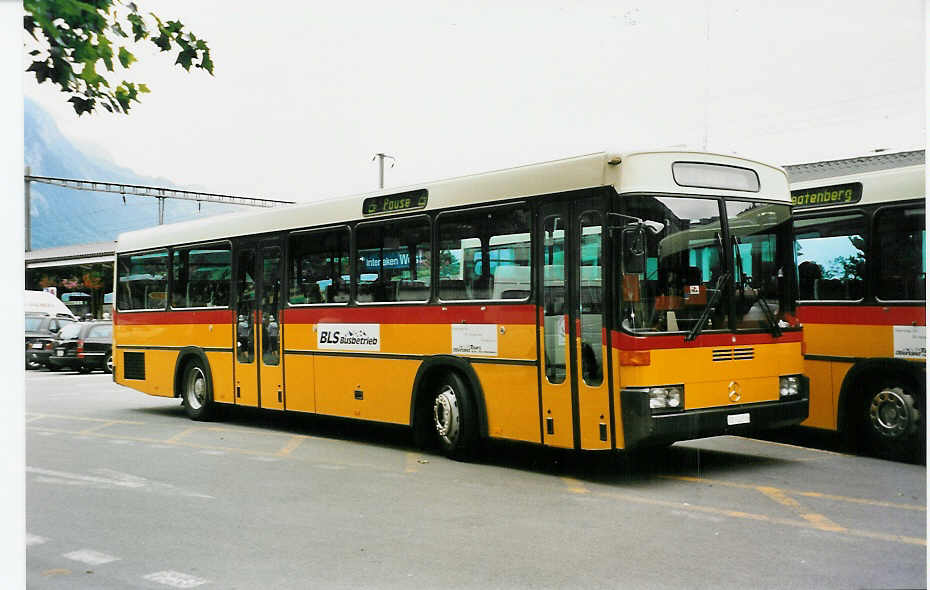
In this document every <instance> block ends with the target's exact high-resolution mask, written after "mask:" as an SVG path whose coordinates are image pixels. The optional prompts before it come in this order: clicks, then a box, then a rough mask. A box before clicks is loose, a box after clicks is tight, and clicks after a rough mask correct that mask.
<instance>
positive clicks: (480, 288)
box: [469, 276, 494, 299]
mask: <svg viewBox="0 0 930 590" xmlns="http://www.w3.org/2000/svg"><path fill="white" fill-rule="evenodd" d="M493 284H494V283H493V279H492V278H491V277H490V276H479V277H477V278H475V280H473V281H472V282H471V285H470V289H469V291H470V292H471V297H470V299H490V298H491V288H492V287H493Z"/></svg>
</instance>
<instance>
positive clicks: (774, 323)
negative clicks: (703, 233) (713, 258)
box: [733, 236, 781, 338]
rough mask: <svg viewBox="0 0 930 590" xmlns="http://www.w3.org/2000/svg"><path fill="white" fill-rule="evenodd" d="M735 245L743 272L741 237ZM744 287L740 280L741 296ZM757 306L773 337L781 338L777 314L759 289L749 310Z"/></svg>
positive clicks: (736, 239) (738, 266)
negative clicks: (770, 328) (740, 247)
mask: <svg viewBox="0 0 930 590" xmlns="http://www.w3.org/2000/svg"><path fill="white" fill-rule="evenodd" d="M733 243H734V244H736V251H735V253H736V268H738V269H740V270H742V268H743V257H742V255H741V254H740V251H739V246H740V244H741V243H742V242H740V239H739V236H733ZM742 285H743V279H740V294H741V295H742V293H743V287H742ZM756 304H759V306H760V307H761V308H762V313H763V315H765V320H766V321H767V322H768V323H769V326H771V327H772V336H774V337H775V338H778V337H779V336H781V327H780V326H779V325H778V319H776V318H775V314H774V313H772V309H771V308H770V307H769V303H768V301H766V300H765V297H763V296H762V290H761V289H759V292H758V293H757V294H756V299H755V301H753V302H752V304H751V305H750V306H749V309H750V310H751V309H752V308H753V306H754V305H756Z"/></svg>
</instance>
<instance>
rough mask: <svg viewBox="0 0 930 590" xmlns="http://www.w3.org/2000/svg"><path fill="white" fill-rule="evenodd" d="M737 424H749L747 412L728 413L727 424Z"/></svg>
mask: <svg viewBox="0 0 930 590" xmlns="http://www.w3.org/2000/svg"><path fill="white" fill-rule="evenodd" d="M737 424H749V412H746V413H745V414H730V415H729V416H727V425H728V426H736V425H737Z"/></svg>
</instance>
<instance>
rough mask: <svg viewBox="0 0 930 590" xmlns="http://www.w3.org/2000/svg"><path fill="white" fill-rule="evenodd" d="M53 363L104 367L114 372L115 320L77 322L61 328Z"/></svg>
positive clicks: (83, 370)
mask: <svg viewBox="0 0 930 590" xmlns="http://www.w3.org/2000/svg"><path fill="white" fill-rule="evenodd" d="M48 362H49V365H50V367H56V368H68V369H74V370H77V371H80V372H81V373H90V372H91V371H93V370H94V369H102V370H103V372H104V373H112V372H113V323H112V322H110V321H92V322H75V323H73V324H70V325H68V326H65V327H64V328H62V329H61V332H59V333H58V339H57V340H56V341H55V348H54V351H53V352H52V354H51V356H49V358H48Z"/></svg>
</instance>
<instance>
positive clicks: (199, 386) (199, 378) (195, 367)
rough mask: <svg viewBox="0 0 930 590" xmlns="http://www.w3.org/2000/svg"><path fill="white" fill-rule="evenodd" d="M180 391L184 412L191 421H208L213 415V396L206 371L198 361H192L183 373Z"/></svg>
mask: <svg viewBox="0 0 930 590" xmlns="http://www.w3.org/2000/svg"><path fill="white" fill-rule="evenodd" d="M183 383H184V389H183V391H182V396H183V401H184V410H185V411H186V412H187V415H188V416H189V417H190V418H191V419H192V420H209V419H210V418H211V417H212V415H213V395H212V393H213V392H212V391H210V382H209V381H208V380H207V374H206V371H204V368H203V365H202V364H201V362H200V361H199V360H193V361H191V362H190V363H189V364H188V365H187V369H186V370H185V372H184V381H183Z"/></svg>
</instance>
